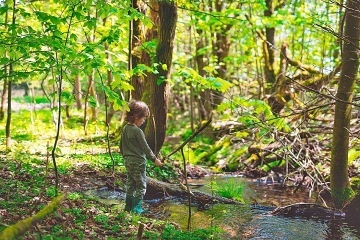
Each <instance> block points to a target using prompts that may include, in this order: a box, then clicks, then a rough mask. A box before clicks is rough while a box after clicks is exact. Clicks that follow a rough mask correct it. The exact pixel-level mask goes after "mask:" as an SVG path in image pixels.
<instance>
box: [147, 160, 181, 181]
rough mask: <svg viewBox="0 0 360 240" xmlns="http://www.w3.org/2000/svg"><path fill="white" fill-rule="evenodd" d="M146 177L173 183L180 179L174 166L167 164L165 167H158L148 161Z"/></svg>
mask: <svg viewBox="0 0 360 240" xmlns="http://www.w3.org/2000/svg"><path fill="white" fill-rule="evenodd" d="M146 175H147V176H149V177H152V178H155V179H159V180H162V181H173V180H177V177H178V176H177V174H176V172H175V168H174V165H173V164H169V163H167V162H165V164H164V165H163V166H161V167H157V166H155V164H154V163H153V162H151V161H147V163H146Z"/></svg>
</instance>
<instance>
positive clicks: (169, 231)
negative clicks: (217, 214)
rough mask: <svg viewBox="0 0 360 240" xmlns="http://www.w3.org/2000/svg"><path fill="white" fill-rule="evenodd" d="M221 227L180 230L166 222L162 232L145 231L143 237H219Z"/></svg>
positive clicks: (195, 239) (176, 239)
mask: <svg viewBox="0 0 360 240" xmlns="http://www.w3.org/2000/svg"><path fill="white" fill-rule="evenodd" d="M221 232H222V230H221V229H219V228H216V227H213V228H206V229H195V230H193V231H182V230H180V229H177V228H175V227H174V226H173V225H170V224H166V225H165V227H164V230H163V232H162V233H161V234H160V236H159V234H155V233H152V232H145V234H144V235H145V237H146V238H149V239H164V240H166V239H169V240H170V239H171V240H188V239H191V240H202V239H209V240H210V239H220V238H219V237H220V233H221Z"/></svg>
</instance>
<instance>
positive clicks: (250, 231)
mask: <svg viewBox="0 0 360 240" xmlns="http://www.w3.org/2000/svg"><path fill="white" fill-rule="evenodd" d="M228 179H229V178H228V177H220V178H216V179H215V180H214V179H211V178H210V177H205V178H202V179H197V180H189V185H190V186H192V188H194V189H196V190H198V191H203V192H207V193H211V192H212V191H211V187H210V186H211V183H212V182H214V181H215V182H216V184H217V185H218V186H221V185H222V184H226V182H227V181H228ZM231 179H233V180H234V181H236V183H238V184H241V185H243V193H242V196H243V199H244V201H245V204H241V205H231V204H215V205H210V206H209V207H208V208H207V209H205V210H204V209H201V210H200V209H198V208H197V206H192V207H191V217H190V218H189V207H188V206H187V205H184V204H182V203H181V201H180V200H179V199H168V200H167V201H165V202H163V201H162V202H161V206H160V209H161V213H162V215H163V216H165V220H166V221H168V222H174V223H176V224H178V225H179V227H180V228H182V229H183V230H187V229H188V227H190V229H197V228H209V227H217V228H218V229H220V231H221V232H220V234H221V236H222V237H221V239H254V240H255V239H259V240H260V239H261V240H264V239H266V240H267V239H268V240H272V239H274V240H301V239H304V240H321V239H329V240H333V239H349V240H352V239H354V240H356V239H360V224H359V223H360V216H359V218H358V219H355V221H352V223H349V222H347V221H345V219H344V218H343V217H341V216H334V217H333V218H329V219H322V218H311V219H305V218H300V217H295V218H291V217H283V216H274V215H271V214H269V213H270V212H271V211H272V210H273V209H275V208H276V207H281V206H286V205H290V204H294V203H300V202H302V203H315V197H314V196H309V193H308V192H307V191H304V190H299V191H298V192H296V193H295V194H292V193H291V191H290V190H288V189H286V188H283V187H281V185H278V184H273V185H267V184H264V183H261V182H254V181H253V180H252V179H246V178H241V177H232V178H231ZM92 191H93V192H88V193H87V194H89V195H93V196H97V197H98V198H100V200H102V201H107V202H109V203H110V204H116V202H117V203H118V204H119V199H123V198H124V196H121V194H120V193H118V192H114V191H108V190H107V189H105V188H104V189H102V190H97V191H94V190H92ZM254 201H256V204H253V203H254ZM144 202H145V206H146V205H147V207H150V209H152V205H154V203H157V205H158V204H159V201H156V200H150V201H144ZM182 202H183V201H182ZM121 204H123V200H121ZM157 208H158V209H159V207H157ZM156 215H157V214H154V216H153V217H156ZM163 216H162V218H164V217H163ZM189 223H190V226H189ZM354 223H355V224H354Z"/></svg>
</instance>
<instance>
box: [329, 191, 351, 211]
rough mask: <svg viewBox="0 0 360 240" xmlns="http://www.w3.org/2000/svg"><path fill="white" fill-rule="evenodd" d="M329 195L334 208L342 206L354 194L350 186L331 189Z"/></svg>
mask: <svg viewBox="0 0 360 240" xmlns="http://www.w3.org/2000/svg"><path fill="white" fill-rule="evenodd" d="M331 196H332V199H333V202H334V204H335V207H336V208H342V207H343V206H344V204H345V203H347V202H348V201H349V200H350V199H352V198H353V197H354V196H355V192H354V191H353V190H352V189H351V187H347V188H344V189H332V190H331Z"/></svg>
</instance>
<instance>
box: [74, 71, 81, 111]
mask: <svg viewBox="0 0 360 240" xmlns="http://www.w3.org/2000/svg"><path fill="white" fill-rule="evenodd" d="M74 94H75V100H76V108H77V109H78V110H80V109H82V103H81V95H82V94H81V82H80V78H79V75H78V74H77V75H76V76H75V79H74Z"/></svg>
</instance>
